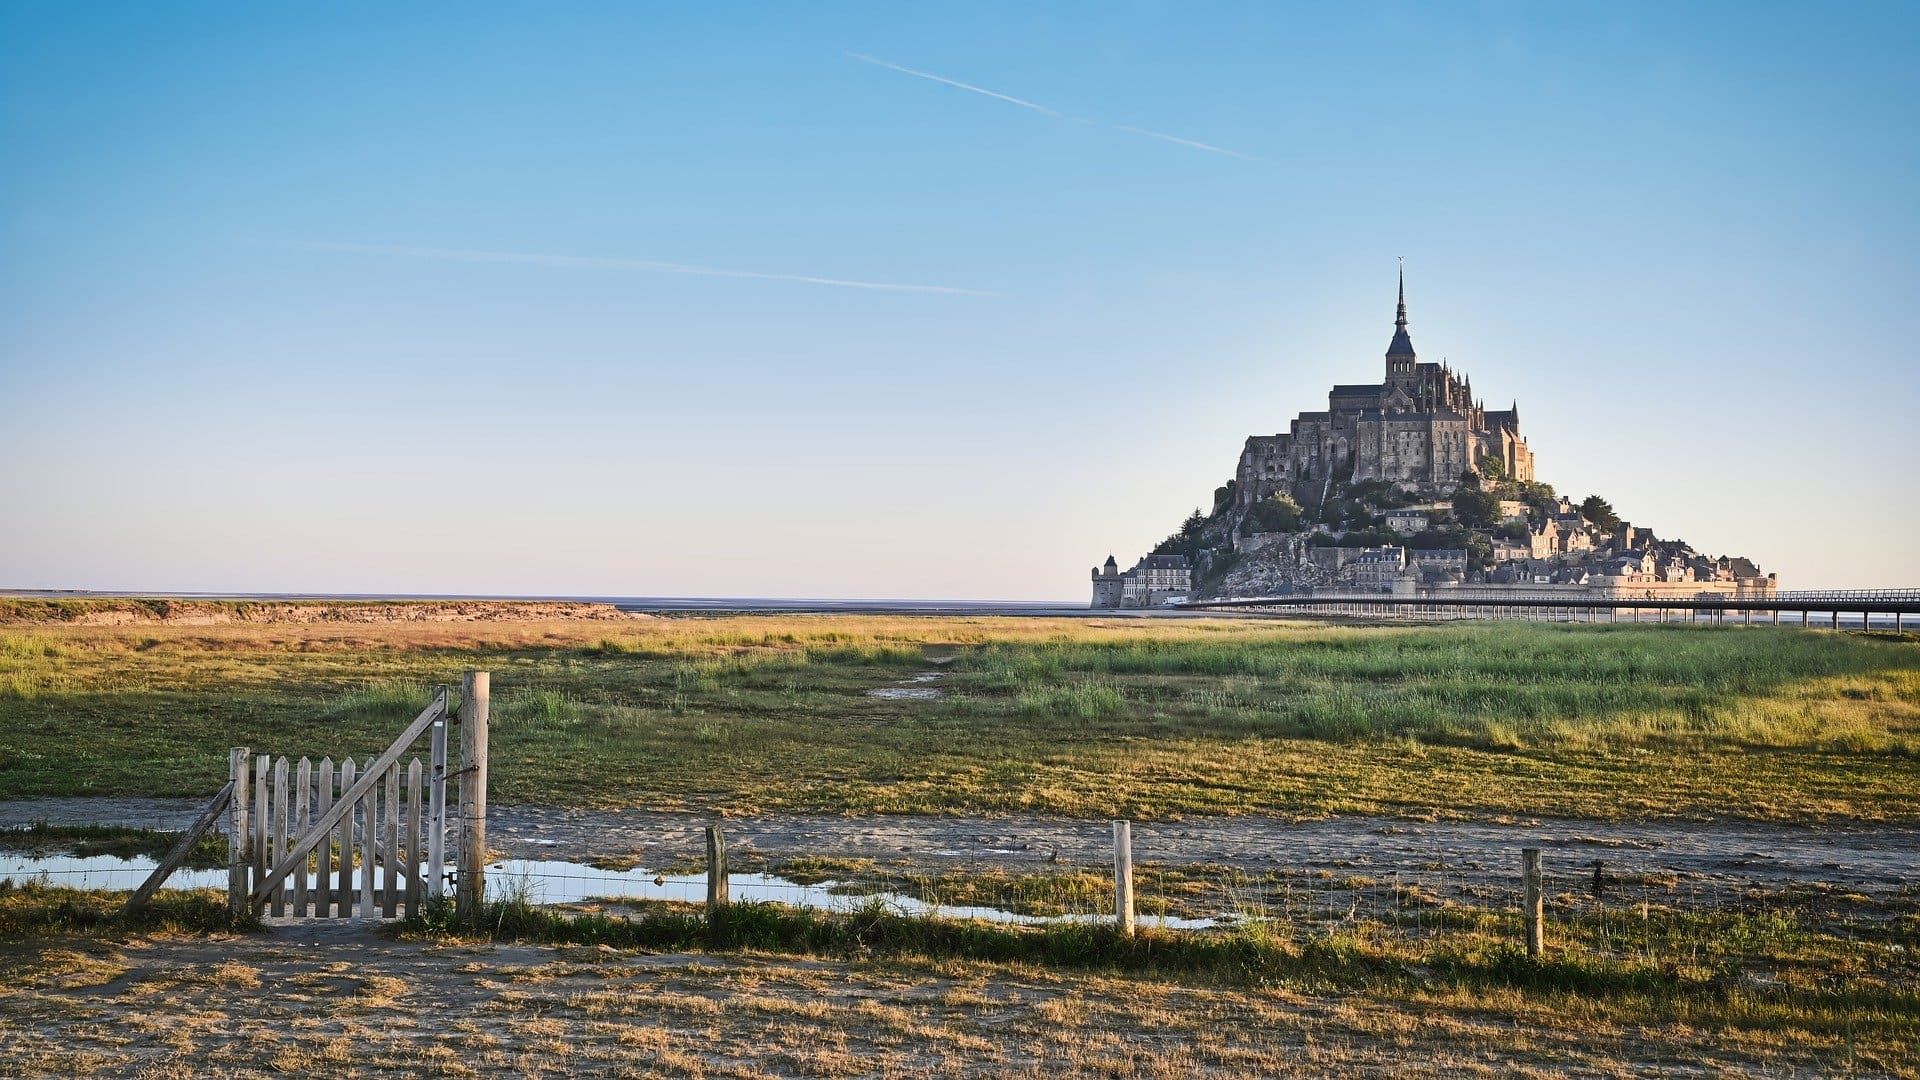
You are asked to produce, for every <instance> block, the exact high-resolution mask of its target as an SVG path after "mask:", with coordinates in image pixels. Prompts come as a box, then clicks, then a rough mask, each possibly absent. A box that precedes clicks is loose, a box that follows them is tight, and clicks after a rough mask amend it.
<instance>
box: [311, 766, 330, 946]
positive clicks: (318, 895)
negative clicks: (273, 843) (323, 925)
mask: <svg viewBox="0 0 1920 1080" xmlns="http://www.w3.org/2000/svg"><path fill="white" fill-rule="evenodd" d="M331 809H333V759H332V758H330V757H324V758H321V759H320V785H319V788H318V789H317V790H316V791H315V792H314V800H313V820H314V821H319V820H320V819H321V818H323V817H325V816H327V811H329V810H331ZM312 824H313V822H308V825H309V826H311V825H312ZM313 850H314V852H315V853H317V854H318V855H319V856H320V872H319V873H318V874H317V875H315V877H314V881H313V884H314V894H315V895H314V904H313V909H314V914H316V915H318V916H320V917H321V918H323V919H324V918H326V917H327V916H329V915H332V914H333V910H332V909H333V837H332V836H331V835H329V836H328V837H327V838H326V840H324V841H322V842H321V843H320V844H319V845H318V846H317V847H315V848H314V849H313Z"/></svg>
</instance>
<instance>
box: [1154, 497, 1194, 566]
mask: <svg viewBox="0 0 1920 1080" xmlns="http://www.w3.org/2000/svg"><path fill="white" fill-rule="evenodd" d="M1206 527H1207V515H1206V514H1204V513H1202V512H1201V511H1200V510H1199V509H1198V508H1197V507H1196V508H1195V509H1194V511H1193V513H1191V514H1188V515H1187V520H1186V521H1184V522H1181V524H1180V531H1179V532H1177V533H1174V534H1173V535H1172V536H1169V537H1167V538H1166V539H1165V540H1162V541H1160V542H1159V543H1158V544H1155V545H1154V548H1153V553H1154V554H1155V555H1185V556H1186V557H1187V558H1189V559H1195V560H1197V559H1198V558H1199V557H1200V547H1201V545H1200V530H1202V529H1204V528H1206Z"/></svg>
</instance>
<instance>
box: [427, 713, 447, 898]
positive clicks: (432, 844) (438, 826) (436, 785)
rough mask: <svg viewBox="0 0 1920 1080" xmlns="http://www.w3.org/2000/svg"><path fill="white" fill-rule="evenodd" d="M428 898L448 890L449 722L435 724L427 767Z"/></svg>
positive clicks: (443, 893) (439, 896)
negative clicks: (430, 758) (431, 753)
mask: <svg viewBox="0 0 1920 1080" xmlns="http://www.w3.org/2000/svg"><path fill="white" fill-rule="evenodd" d="M427 768H428V774H427V786H428V788H429V791H428V794H427V799H428V800H429V802H428V806H427V897H428V898H429V899H432V900H438V899H439V898H441V897H442V896H445V895H446V888H447V722H446V721H445V720H442V721H440V722H439V723H437V724H435V725H433V757H432V760H431V761H430V762H429V763H428V765H427Z"/></svg>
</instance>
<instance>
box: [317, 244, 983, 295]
mask: <svg viewBox="0 0 1920 1080" xmlns="http://www.w3.org/2000/svg"><path fill="white" fill-rule="evenodd" d="M306 246H307V247H310V248H314V249H317V250H321V251H345V252H352V253H354V254H358V255H391V256H397V257H400V258H407V259H451V260H454V261H457V262H475V263H523V264H529V265H534V266H574V267H597V268H603V269H613V270H646V271H651V272H653V273H658V274H694V275H697V276H700V277H723V278H748V279H752V280H755V281H797V282H800V283H801V284H804V285H831V286H834V287H835V288H841V289H877V290H880V291H883V292H910V293H937V294H940V295H944V296H998V295H1000V294H999V293H996V292H988V291H986V290H983V289H962V288H958V287H956V286H952V285H911V284H903V283H900V282H891V281H856V280H853V279H851V278H832V277H821V276H819V275H817V274H773V273H766V272H762V271H758V270H723V269H720V268H718V267H712V266H690V265H688V264H686V263H675V262H661V261H659V260H657V259H621V258H609V257H605V256H599V255H547V254H541V253H538V252H526V251H474V250H469V249H466V248H433V247H392V246H387V245H381V244H334V243H312V244H308V245H306Z"/></svg>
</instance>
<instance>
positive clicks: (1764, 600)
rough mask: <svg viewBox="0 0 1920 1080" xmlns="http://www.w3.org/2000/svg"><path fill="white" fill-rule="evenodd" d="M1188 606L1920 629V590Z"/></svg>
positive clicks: (1336, 599) (1362, 598)
mask: <svg viewBox="0 0 1920 1080" xmlns="http://www.w3.org/2000/svg"><path fill="white" fill-rule="evenodd" d="M1178 607H1179V608H1180V609H1181V610H1185V611H1206V610H1219V611H1228V610H1246V611H1257V612H1265V613H1269V614H1276V615H1277V614H1298V615H1319V616H1336V617H1338V616H1345V617H1350V618H1373V619H1423V620H1446V619H1528V620H1533V621H1539V622H1682V623H1688V622H1694V623H1698V622H1706V623H1714V624H1721V623H1738V624H1741V625H1746V626H1753V625H1760V626H1807V627H1819V628H1824V629H1832V630H1840V629H1863V628H1864V629H1883V628H1884V629H1890V630H1893V631H1895V632H1896V633H1897V632H1900V631H1903V630H1905V629H1907V628H1908V627H1909V626H1915V627H1920V589H1841V590H1828V591H1818V590H1806V591H1779V592H1775V593H1772V594H1770V595H1748V596H1730V595H1694V596H1655V595H1640V596H1635V595H1632V594H1631V593H1618V594H1582V593H1574V592H1556V591H1549V590H1541V591H1530V590H1526V589H1488V588H1478V589H1476V588H1474V587H1472V586H1468V587H1465V588H1460V589H1446V590H1438V591H1433V592H1427V593H1419V594H1415V595H1395V594H1392V593H1365V592H1352V591H1342V592H1333V591H1316V592H1305V593H1293V594H1288V595H1284V596H1234V597H1227V598H1224V599H1220V600H1197V601H1192V602H1189V603H1185V604H1180V605H1178Z"/></svg>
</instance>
